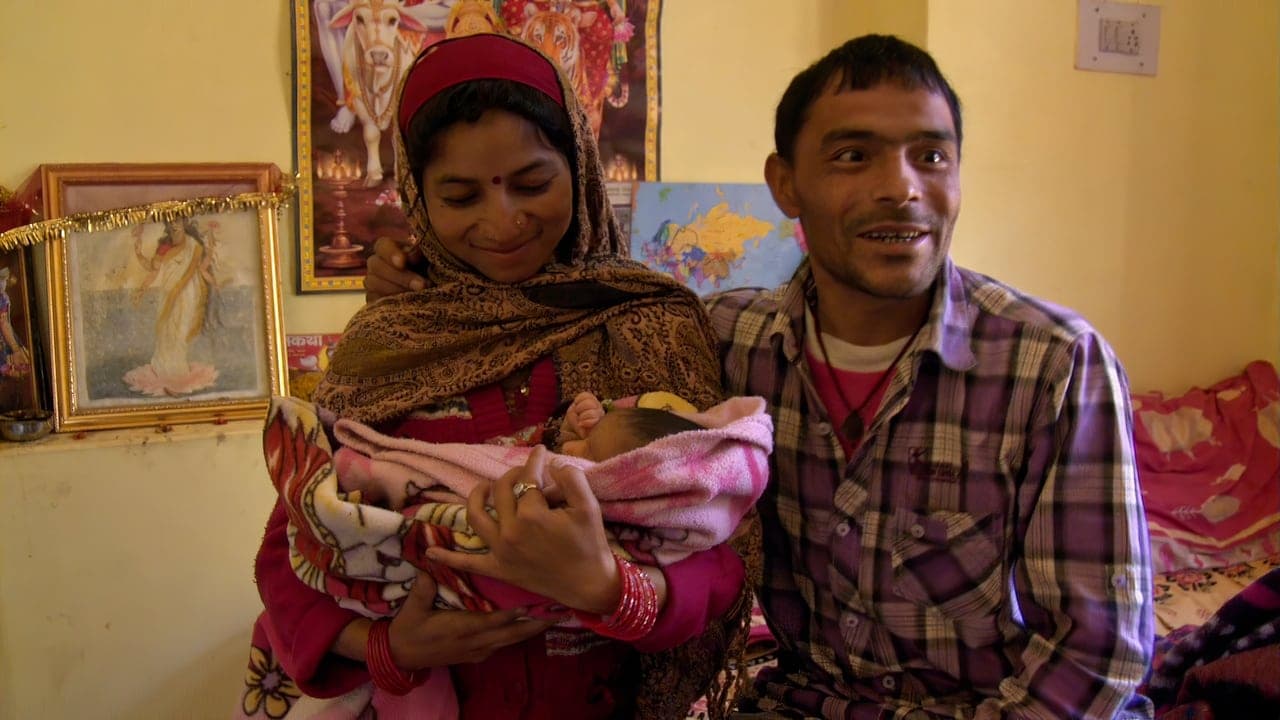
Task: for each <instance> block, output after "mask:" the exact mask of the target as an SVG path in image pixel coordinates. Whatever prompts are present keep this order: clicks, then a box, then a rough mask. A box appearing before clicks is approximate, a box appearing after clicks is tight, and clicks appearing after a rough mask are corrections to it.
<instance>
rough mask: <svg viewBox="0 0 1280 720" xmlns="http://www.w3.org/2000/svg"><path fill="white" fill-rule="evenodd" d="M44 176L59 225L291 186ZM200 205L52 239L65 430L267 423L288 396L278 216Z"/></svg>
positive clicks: (127, 169)
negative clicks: (278, 400) (196, 210)
mask: <svg viewBox="0 0 1280 720" xmlns="http://www.w3.org/2000/svg"><path fill="white" fill-rule="evenodd" d="M38 172H39V187H40V199H41V202H42V204H43V208H44V216H45V217H46V218H48V219H54V218H60V217H66V216H70V215H77V214H83V213H103V214H104V215H106V216H109V215H110V211H112V210H114V209H119V208H126V207H136V206H140V205H145V204H148V203H158V202H164V201H184V200H195V199H197V198H201V199H209V198H228V199H231V198H233V197H235V196H243V195H244V194H246V193H270V192H272V191H273V190H275V188H276V187H277V186H278V185H279V182H280V172H279V169H278V168H276V167H275V166H274V165H272V164H269V163H199V164H175V163H155V164H59V165H44V166H41V167H40V169H39V171H38ZM174 206H175V208H177V209H180V206H181V203H174ZM201 209H202V211H203V212H202V213H201V214H191V213H184V212H180V211H178V210H175V212H173V213H171V214H169V215H167V216H165V219H164V221H163V222H142V223H126V222H103V223H102V224H101V225H100V226H99V228H100V229H90V230H88V231H85V232H71V233H69V234H67V236H66V237H64V238H53V239H51V240H49V241H48V242H46V243H45V244H44V260H45V264H46V270H47V275H46V278H45V283H44V286H45V287H44V291H45V293H44V294H45V299H46V301H47V305H48V308H49V313H50V318H49V325H48V327H50V329H51V332H50V335H51V343H50V352H49V360H50V362H49V377H50V381H51V382H50V384H51V385H52V387H53V406H54V407H53V411H54V426H55V429H57V430H58V431H61V432H65V431H79V430H94V429H107V428H123V427H139V426H148V425H168V424H180V423H197V422H209V421H212V422H222V421H228V420H236V419H248V418H257V417H261V416H262V415H263V414H264V413H265V411H266V407H267V403H268V402H269V400H270V398H271V396H272V395H275V394H284V390H283V389H284V388H285V387H286V385H285V377H286V376H285V353H284V342H283V340H284V336H283V331H282V328H281V298H280V290H279V288H280V271H279V268H278V263H277V256H278V252H277V249H278V238H277V223H276V216H275V213H274V212H273V211H272V210H271V209H269V208H266V207H255V208H249V209H244V206H243V205H236V204H234V203H231V202H228V203H226V204H224V205H222V206H221V207H220V206H219V204H218V203H217V202H214V203H209V204H205V205H203V206H201Z"/></svg>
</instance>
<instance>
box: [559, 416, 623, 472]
mask: <svg viewBox="0 0 1280 720" xmlns="http://www.w3.org/2000/svg"><path fill="white" fill-rule="evenodd" d="M636 446H637V443H636V442H635V438H633V437H631V434H630V433H629V432H627V428H626V423H625V422H624V420H623V419H622V417H621V416H619V415H611V414H609V413H605V415H604V417H602V418H600V422H598V423H596V426H595V427H593V428H591V432H590V433H588V434H587V437H586V439H585V440H570V441H568V442H566V443H564V445H562V446H560V452H561V453H563V454H565V455H572V456H573V457H580V458H583V459H585V460H591V461H594V462H603V461H605V460H608V459H609V458H611V457H614V456H615V455H621V454H622V453H624V452H627V451H628V450H634V449H635V448H636Z"/></svg>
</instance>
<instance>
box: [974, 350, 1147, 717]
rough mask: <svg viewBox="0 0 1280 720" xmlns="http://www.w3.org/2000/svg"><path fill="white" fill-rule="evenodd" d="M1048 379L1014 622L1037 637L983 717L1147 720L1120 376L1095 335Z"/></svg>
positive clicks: (1023, 525)
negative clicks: (1141, 685) (1139, 693)
mask: <svg viewBox="0 0 1280 720" xmlns="http://www.w3.org/2000/svg"><path fill="white" fill-rule="evenodd" d="M1045 372H1046V373H1049V375H1048V377H1049V378H1053V379H1051V380H1050V381H1049V382H1047V383H1045V386H1044V387H1045V389H1046V392H1045V397H1043V398H1042V400H1041V401H1040V406H1041V410H1040V412H1038V413H1037V421H1036V423H1037V426H1036V427H1035V428H1034V434H1033V435H1032V437H1031V440H1030V446H1029V452H1030V457H1029V462H1028V465H1027V472H1026V475H1025V476H1024V478H1023V479H1022V484H1021V487H1020V489H1019V493H1018V503H1019V507H1018V511H1017V517H1018V519H1019V526H1018V527H1017V528H1015V531H1014V532H1015V542H1018V543H1020V546H1021V549H1022V552H1021V556H1020V557H1017V556H1015V558H1014V567H1013V585H1014V590H1013V597H1014V600H1015V607H1014V617H1013V620H1014V622H1018V621H1019V616H1020V617H1021V621H1022V623H1023V624H1024V626H1025V630H1026V631H1029V632H1030V633H1031V639H1030V643H1029V644H1028V646H1027V648H1026V650H1025V651H1024V652H1023V654H1022V672H1021V673H1019V674H1018V675H1016V676H1014V677H1010V678H1006V679H1005V680H1003V681H1002V682H1001V683H1000V691H1001V697H999V698H993V699H990V700H987V701H985V702H983V703H982V704H981V705H980V706H979V712H978V715H977V717H979V718H983V717H1011V718H1044V719H1045V720H1053V719H1055V718H1064V717H1086V718H1112V717H1150V715H1151V705H1150V703H1149V702H1148V701H1147V700H1146V699H1145V698H1142V697H1140V696H1136V695H1135V690H1136V688H1137V686H1138V684H1139V682H1141V680H1142V678H1143V676H1144V674H1145V673H1146V671H1147V667H1148V666H1149V664H1150V661H1151V653H1152V642H1153V632H1154V627H1153V621H1152V606H1151V562H1150V560H1151V558H1150V549H1149V545H1148V537H1147V522H1146V516H1145V515H1144V512H1143V506H1142V498H1141V495H1140V491H1139V487H1138V477H1137V465H1136V463H1135V459H1134V451H1133V435H1132V431H1131V427H1130V423H1131V410H1130V406H1129V393H1128V387H1127V383H1126V381H1125V378H1124V373H1123V370H1121V368H1120V365H1119V363H1118V361H1117V360H1116V358H1115V356H1114V354H1113V353H1112V351H1111V349H1110V348H1109V347H1108V346H1107V345H1106V343H1105V341H1103V340H1102V338H1100V337H1098V336H1097V335H1096V334H1088V335H1084V336H1082V337H1081V338H1080V339H1078V340H1077V342H1076V343H1075V344H1074V345H1073V346H1072V349H1071V352H1070V353H1063V354H1062V358H1061V360H1060V361H1059V362H1058V363H1057V367H1053V366H1052V364H1051V365H1050V367H1047V368H1045Z"/></svg>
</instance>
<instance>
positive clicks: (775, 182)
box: [764, 153, 800, 220]
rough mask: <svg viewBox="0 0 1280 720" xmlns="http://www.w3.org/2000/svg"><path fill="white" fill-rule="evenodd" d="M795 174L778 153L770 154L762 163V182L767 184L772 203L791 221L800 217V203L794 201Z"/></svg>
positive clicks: (789, 164)
mask: <svg viewBox="0 0 1280 720" xmlns="http://www.w3.org/2000/svg"><path fill="white" fill-rule="evenodd" d="M795 177H796V175H795V172H794V171H792V169H791V163H789V162H787V161H786V159H785V158H783V157H782V156H781V155H779V154H778V153H770V154H769V157H768V158H767V159H766V160H765V161H764V181H765V182H766V183H768V184H769V192H770V193H772V194H773V201H774V202H775V203H777V204H778V209H779V210H782V214H783V215H786V216H787V217H789V218H792V219H793V220H794V219H795V218H798V217H800V203H798V202H797V201H796V183H795Z"/></svg>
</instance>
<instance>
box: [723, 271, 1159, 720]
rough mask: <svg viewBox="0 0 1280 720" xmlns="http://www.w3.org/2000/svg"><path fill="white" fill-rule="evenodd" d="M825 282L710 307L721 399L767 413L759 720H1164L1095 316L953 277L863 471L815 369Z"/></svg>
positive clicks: (1124, 453)
mask: <svg viewBox="0 0 1280 720" xmlns="http://www.w3.org/2000/svg"><path fill="white" fill-rule="evenodd" d="M813 292H814V289H813V282H812V278H811V276H810V273H809V267H808V264H807V262H806V263H805V264H804V265H802V266H801V267H800V269H799V270H798V271H797V273H796V275H795V277H794V278H793V279H792V281H791V282H790V283H789V284H788V285H784V286H783V287H781V288H778V289H777V290H774V291H760V290H736V291H730V292H726V293H722V294H719V295H717V296H715V297H713V298H711V300H710V302H709V307H710V310H711V314H712V318H713V321H714V323H715V326H716V330H717V332H718V334H719V336H720V339H721V343H722V347H721V351H722V355H723V357H724V367H725V383H726V386H725V387H726V390H727V391H728V392H729V393H731V394H735V395H761V396H763V397H765V398H766V399H767V400H768V401H769V405H770V412H771V413H772V415H773V417H774V424H775V428H776V431H775V433H776V435H775V450H774V454H773V457H772V458H771V463H772V468H771V469H772V473H773V478H772V483H771V484H770V486H769V489H768V491H767V492H766V493H765V496H764V498H763V499H761V501H760V505H759V508H760V515H761V519H762V521H763V523H764V547H765V580H764V586H763V587H762V588H761V591H760V604H761V606H762V607H763V609H764V612H765V617H766V618H767V620H768V622H769V626H770V627H771V628H772V630H773V632H774V634H775V635H776V636H777V637H778V639H779V643H780V652H779V662H778V667H777V668H773V669H766V670H765V671H764V672H762V673H761V675H760V677H759V678H758V679H757V683H756V690H757V692H758V693H759V695H760V700H759V709H761V710H765V711H774V712H778V713H782V714H784V715H798V714H799V715H807V716H821V717H826V718H857V719H859V720H860V719H863V718H910V719H913V720H914V719H916V718H920V719H926V718H927V719H929V720H933V719H936V718H973V717H977V718H997V717H999V718H1038V719H1043V720H1062V719H1063V718H1078V717H1087V718H1112V717H1121V718H1149V717H1151V715H1152V708H1151V704H1150V702H1148V701H1147V699H1146V698H1144V697H1142V696H1141V695H1137V694H1136V693H1135V688H1136V687H1137V685H1138V683H1139V682H1140V681H1141V679H1142V677H1143V675H1144V674H1145V672H1146V670H1147V667H1148V665H1149V663H1150V660H1151V645H1152V639H1153V632H1154V625H1153V621H1152V609H1151V570H1150V552H1149V548H1148V542H1147V525H1146V520H1145V517H1144V515H1143V510H1142V502H1141V498H1140V496H1139V490H1138V483H1137V471H1136V466H1135V464H1134V457H1133V443H1132V436H1131V432H1130V407H1129V397H1128V389H1127V383H1126V379H1125V376H1124V372H1123V370H1122V369H1121V367H1120V364H1119V362H1118V361H1117V359H1116V357H1115V355H1114V354H1113V352H1112V350H1111V348H1110V347H1109V346H1108V345H1107V344H1106V342H1105V341H1104V340H1103V339H1102V337H1101V336H1099V335H1098V333H1097V332H1096V331H1095V330H1094V329H1093V328H1092V327H1090V326H1089V324H1088V323H1086V322H1085V321H1084V320H1083V319H1081V318H1080V317H1079V316H1077V315H1075V314H1074V313H1071V312H1070V311H1068V310H1065V309H1063V308H1060V307H1055V306H1053V305H1050V304H1048V303H1045V302H1042V301H1039V300H1036V299H1034V298H1030V297H1027V296H1025V295H1022V294H1020V293H1018V292H1017V291H1015V290H1013V289H1012V288H1010V287H1008V286H1006V285H1003V284H1001V283H999V282H996V281H995V280H992V279H991V278H988V277H985V276H983V275H979V274H977V273H974V272H971V271H968V270H964V269H962V268H959V267H956V266H955V265H953V264H952V263H951V261H950V260H948V261H947V264H946V266H945V267H944V268H943V271H942V273H941V274H940V276H939V280H938V282H937V284H936V285H935V289H934V296H933V297H934V299H933V305H932V309H931V310H930V313H929V318H928V320H927V323H926V325H925V326H924V328H923V329H922V330H921V332H920V335H919V337H918V338H917V340H916V342H915V343H914V344H913V347H912V348H911V349H910V350H908V352H907V354H906V355H905V356H904V359H903V360H902V361H901V362H900V363H899V364H898V367H897V370H896V371H895V373H894V375H893V379H892V381H891V382H890V384H889V387H888V389H887V390H886V392H885V396H884V400H883V402H882V404H881V407H880V410H879V411H878V412H877V414H876V417H875V419H874V420H873V421H872V422H871V424H870V426H869V427H868V430H867V434H866V436H865V439H864V441H863V443H862V445H861V446H859V447H858V448H857V449H855V451H854V454H853V456H852V457H849V458H846V457H845V454H844V452H843V450H842V449H841V447H840V443H839V441H838V439H837V437H836V435H835V434H834V432H833V429H832V422H831V418H830V417H829V416H828V413H827V410H826V409H825V408H824V407H823V405H822V403H821V401H820V400H819V398H818V395H817V392H816V391H815V389H814V383H813V379H812V377H811V375H810V372H809V368H808V364H807V362H806V361H805V355H804V341H803V337H804V336H803V331H804V308H805V298H806V295H807V294H809V293H813Z"/></svg>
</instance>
